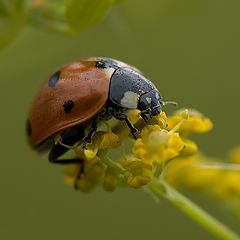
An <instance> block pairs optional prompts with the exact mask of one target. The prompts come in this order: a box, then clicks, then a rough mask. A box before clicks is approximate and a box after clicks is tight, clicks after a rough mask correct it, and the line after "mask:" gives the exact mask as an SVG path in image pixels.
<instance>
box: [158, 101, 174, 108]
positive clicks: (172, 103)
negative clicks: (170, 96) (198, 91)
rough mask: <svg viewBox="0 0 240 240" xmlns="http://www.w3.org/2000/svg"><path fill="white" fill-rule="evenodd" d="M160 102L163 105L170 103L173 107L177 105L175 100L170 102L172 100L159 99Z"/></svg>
mask: <svg viewBox="0 0 240 240" xmlns="http://www.w3.org/2000/svg"><path fill="white" fill-rule="evenodd" d="M160 104H162V105H163V106H165V105H168V104H171V105H173V106H175V107H176V106H177V105H178V103H177V102H172V101H166V102H163V101H161V102H160Z"/></svg>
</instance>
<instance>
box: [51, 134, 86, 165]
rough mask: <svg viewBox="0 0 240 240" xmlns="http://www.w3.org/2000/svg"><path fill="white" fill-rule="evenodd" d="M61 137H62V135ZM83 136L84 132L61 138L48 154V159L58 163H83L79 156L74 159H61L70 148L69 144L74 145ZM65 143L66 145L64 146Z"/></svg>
mask: <svg viewBox="0 0 240 240" xmlns="http://www.w3.org/2000/svg"><path fill="white" fill-rule="evenodd" d="M60 138H61V137H60ZM81 138H82V133H79V134H76V135H73V136H71V137H69V138H67V139H64V140H59V141H58V143H57V144H56V145H55V146H54V147H52V149H51V150H50V152H49V154H48V160H49V162H51V163H57V164H74V163H80V164H82V163H83V160H82V159H79V158H73V159H59V158H60V157H61V156H62V155H63V154H64V153H66V152H67V151H68V150H69V148H68V147H67V145H70V146H72V145H74V144H75V143H76V142H78V141H79V140H80V139H81ZM64 145H65V146H64Z"/></svg>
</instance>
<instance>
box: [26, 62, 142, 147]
mask: <svg viewBox="0 0 240 240" xmlns="http://www.w3.org/2000/svg"><path fill="white" fill-rule="evenodd" d="M100 59H101V58H88V59H83V60H80V61H75V62H72V63H70V64H67V65H64V66H62V67H61V68H59V69H58V70H56V71H55V73H58V72H59V78H58V79H57V82H56V84H55V85H54V86H49V79H47V80H46V81H45V82H44V83H43V85H42V87H41V88H40V90H39V91H38V93H37V95H36V97H35V99H34V101H33V103H32V105H31V108H30V112H29V115H28V121H27V132H28V141H29V144H30V145H31V146H32V147H33V148H36V147H38V146H39V145H40V144H41V143H43V142H44V141H45V140H46V139H47V138H49V137H50V136H52V135H54V134H56V133H58V132H59V131H61V130H64V129H67V128H70V127H73V126H76V125H79V124H82V123H84V122H86V121H88V120H89V119H90V118H92V117H93V116H95V115H96V114H97V113H98V112H99V111H100V110H101V109H102V108H103V107H104V105H105V104H106V102H107V100H108V93H109V86H110V80H111V76H112V74H113V73H114V71H115V69H114V68H97V67H96V66H95V65H96V62H97V61H99V60H100ZM115 62H116V63H117V65H118V66H119V67H128V68H132V69H134V70H136V71H139V70H137V69H136V68H134V67H132V66H129V65H127V64H125V63H123V62H120V61H116V60H115ZM51 76H53V75H51ZM68 103H70V105H69V104H68ZM66 106H67V109H66V108H65V107H66Z"/></svg>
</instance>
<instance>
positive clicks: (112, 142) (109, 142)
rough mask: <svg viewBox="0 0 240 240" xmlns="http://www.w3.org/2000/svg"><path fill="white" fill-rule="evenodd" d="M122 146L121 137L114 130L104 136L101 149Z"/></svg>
mask: <svg viewBox="0 0 240 240" xmlns="http://www.w3.org/2000/svg"><path fill="white" fill-rule="evenodd" d="M119 146H120V142H119V138H118V136H117V135H116V134H114V133H113V132H107V133H105V134H104V135H103V136H102V139H101V141H100V143H99V149H105V148H116V147H119Z"/></svg>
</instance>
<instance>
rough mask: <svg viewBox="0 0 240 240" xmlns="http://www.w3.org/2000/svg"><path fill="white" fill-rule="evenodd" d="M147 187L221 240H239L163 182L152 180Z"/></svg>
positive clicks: (225, 227)
mask: <svg viewBox="0 0 240 240" xmlns="http://www.w3.org/2000/svg"><path fill="white" fill-rule="evenodd" d="M148 187H149V188H150V189H151V190H152V191H153V192H154V193H156V194H157V195H159V196H160V197H163V198H165V199H167V200H168V201H169V202H170V203H171V204H173V205H175V206H176V207H177V208H179V209H180V210H181V211H183V212H184V213H185V214H187V215H188V216H189V217H190V218H192V219H193V220H195V221H196V222H198V223H199V224H200V225H202V226H203V227H204V228H205V229H207V230H208V231H210V232H211V233H212V234H214V235H215V236H217V237H218V238H219V239H222V240H239V239H240V237H239V236H238V235H237V234H236V233H234V232H233V231H232V230H231V229H229V228H228V227H227V226H225V225H224V224H222V223H221V222H219V221H218V220H217V219H216V218H214V217H213V216H211V215H209V214H208V213H207V212H205V211H204V210H203V209H201V208H200V207H199V206H197V205H196V204H195V203H193V202H192V201H191V200H189V199H188V198H187V197H185V196H184V195H182V194H181V193H180V192H178V191H177V190H176V189H174V188H173V187H171V186H170V185H169V184H168V183H166V182H165V181H164V180H160V181H158V180H152V181H151V182H150V183H149V184H148Z"/></svg>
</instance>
